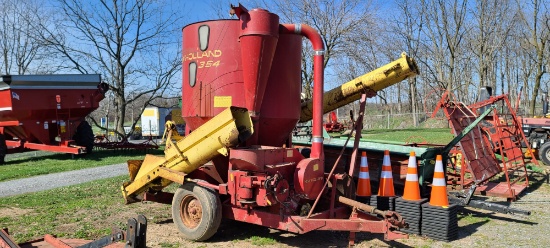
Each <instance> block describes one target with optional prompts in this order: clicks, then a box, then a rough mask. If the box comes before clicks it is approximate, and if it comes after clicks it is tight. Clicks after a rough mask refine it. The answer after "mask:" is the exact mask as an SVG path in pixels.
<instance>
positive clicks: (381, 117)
mask: <svg viewBox="0 0 550 248" xmlns="http://www.w3.org/2000/svg"><path fill="white" fill-rule="evenodd" d="M431 115H432V113H400V114H397V113H387V114H374V115H369V114H367V115H365V118H364V119H363V129H408V128H447V127H448V121H447V119H446V118H445V116H444V115H443V114H442V113H441V111H440V112H439V113H438V114H437V115H436V116H435V117H434V118H432V117H431ZM415 117H416V122H415ZM338 119H339V120H348V121H344V122H349V117H347V119H346V118H344V117H343V116H342V117H340V116H339V118H338Z"/></svg>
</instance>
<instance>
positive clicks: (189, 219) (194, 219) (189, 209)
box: [180, 195, 202, 229]
mask: <svg viewBox="0 0 550 248" xmlns="http://www.w3.org/2000/svg"><path fill="white" fill-rule="evenodd" d="M180 218H181V220H182V222H183V224H184V225H185V226H186V227H188V228H191V229H192V228H195V227H197V226H198V225H199V224H200V222H201V219H202V205H201V203H200V201H199V199H197V198H196V197H194V196H192V195H186V196H185V197H183V199H182V200H181V203H180Z"/></svg>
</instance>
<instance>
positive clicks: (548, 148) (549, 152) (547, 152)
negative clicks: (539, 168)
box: [539, 142, 550, 165]
mask: <svg viewBox="0 0 550 248" xmlns="http://www.w3.org/2000/svg"><path fill="white" fill-rule="evenodd" d="M539 160H541V161H542V162H543V163H544V164H546V165H550V142H546V143H544V144H542V146H540V148H539Z"/></svg>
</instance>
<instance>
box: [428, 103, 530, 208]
mask: <svg viewBox="0 0 550 248" xmlns="http://www.w3.org/2000/svg"><path fill="white" fill-rule="evenodd" d="M448 95H449V92H446V93H445V94H444V95H443V97H442V99H441V100H440V101H439V103H438V106H437V107H436V110H435V111H434V114H435V112H436V111H437V110H439V108H443V110H444V113H445V115H446V117H447V119H448V120H449V122H450V123H452V124H451V126H452V128H453V129H455V133H457V132H461V131H462V129H463V128H464V127H465V126H467V125H468V124H469V123H470V122H471V121H473V120H474V119H475V118H477V115H476V114H475V113H476V112H477V111H479V110H480V109H482V108H483V107H486V106H489V105H493V104H496V103H499V102H501V101H502V103H501V104H502V107H506V109H507V113H508V114H507V115H508V116H509V118H503V117H502V116H504V117H506V115H502V114H500V113H499V111H498V109H497V108H495V109H494V110H493V114H492V116H490V118H489V119H486V121H489V122H491V123H492V125H493V126H492V127H481V129H483V130H484V131H485V133H486V134H488V135H490V138H491V139H492V140H496V141H497V142H494V144H495V147H494V149H487V148H488V147H490V146H489V143H490V141H489V139H488V138H487V137H483V136H482V135H481V134H480V133H476V132H472V135H473V136H474V138H473V139H471V140H467V139H466V140H462V141H461V142H460V143H459V144H460V149H454V150H453V151H451V153H452V154H458V153H460V154H461V155H462V156H461V157H460V158H456V156H455V161H456V162H455V163H451V165H450V167H449V170H448V175H449V176H452V177H453V178H451V179H449V185H452V184H454V185H456V184H458V185H460V186H461V187H462V188H467V187H469V186H471V185H472V184H473V183H474V182H475V183H478V184H483V185H480V186H478V187H477V189H476V193H478V194H482V195H488V196H497V197H505V198H507V199H509V200H515V199H516V198H517V195H518V194H520V193H521V192H522V191H523V190H525V188H527V186H528V185H529V180H528V178H527V168H526V167H525V161H524V159H523V153H522V152H521V143H522V142H523V143H525V144H526V145H527V148H528V149H529V148H530V147H529V143H528V142H527V139H526V138H525V136H524V134H523V132H522V131H521V123H520V122H519V121H518V118H517V116H516V114H515V111H514V109H513V108H512V107H511V105H510V101H509V100H508V96H507V95H500V96H491V97H490V98H489V99H488V100H485V101H481V102H478V103H475V104H472V105H470V106H465V105H464V104H462V103H457V102H451V101H450V100H449V99H448ZM456 110H458V111H456ZM458 112H467V114H465V115H463V116H462V115H461V116H457V113H458ZM465 119H468V121H467V122H466V123H463V124H464V125H461V123H462V122H463V121H464V120H465ZM478 127H479V125H478ZM490 128H492V129H493V131H492V132H491V131H490V130H489V129H490ZM472 142H473V143H476V142H478V143H479V142H482V143H480V144H481V146H482V147H483V154H487V155H491V156H490V157H488V156H482V157H483V158H484V160H483V162H481V160H480V157H478V156H479V150H478V149H480V148H479V147H477V148H475V146H474V147H472V145H471V144H473V143H472ZM493 150H494V151H497V152H499V154H501V156H502V157H501V160H502V162H501V163H499V162H498V161H497V160H496V156H495V155H494V153H493ZM472 151H473V152H475V156H474V157H472V156H471V155H470V156H469V155H468V154H469V152H472ZM469 157H472V158H469ZM532 161H533V162H534V163H535V164H538V162H537V161H536V160H532ZM457 162H460V163H461V165H462V166H461V168H460V169H458V166H456V163H457ZM480 162H481V163H480ZM491 164H498V165H499V168H500V170H499V171H494V170H493V169H490V167H491V166H490V165H491ZM487 169H490V170H489V171H487V173H485V172H483V173H482V171H485V170H487ZM457 171H459V172H458V173H457ZM499 172H503V174H504V176H505V179H506V181H505V182H501V183H495V182H488V180H489V179H491V178H492V177H494V176H496V175H497V174H498V173H499ZM482 175H483V177H482Z"/></svg>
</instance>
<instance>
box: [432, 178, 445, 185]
mask: <svg viewBox="0 0 550 248" xmlns="http://www.w3.org/2000/svg"><path fill="white" fill-rule="evenodd" d="M432 186H446V182H445V179H444V178H434V182H433V184H432Z"/></svg>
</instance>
